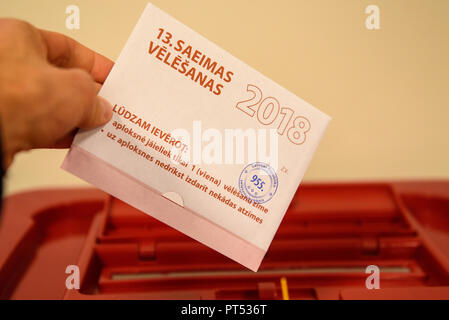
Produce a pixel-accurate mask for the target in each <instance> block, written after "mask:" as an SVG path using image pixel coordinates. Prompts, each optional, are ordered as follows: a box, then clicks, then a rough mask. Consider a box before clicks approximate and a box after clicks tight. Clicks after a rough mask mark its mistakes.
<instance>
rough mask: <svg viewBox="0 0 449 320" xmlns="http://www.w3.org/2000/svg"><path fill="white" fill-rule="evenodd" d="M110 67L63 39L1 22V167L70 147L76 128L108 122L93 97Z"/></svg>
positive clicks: (108, 113) (106, 110)
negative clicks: (32, 152) (26, 154)
mask: <svg viewBox="0 0 449 320" xmlns="http://www.w3.org/2000/svg"><path fill="white" fill-rule="evenodd" d="M112 66H113V62H112V61H110V60H109V59H107V58H105V57H103V56H101V55H100V54H98V53H96V52H94V51H91V50H90V49H88V48H86V47H84V46H83V45H81V44H79V43H78V42H76V41H74V40H73V39H70V38H68V37H66V36H64V35H62V34H58V33H54V32H49V31H44V30H39V29H37V28H34V27H33V26H32V25H30V24H28V23H26V22H24V21H19V20H14V19H0V126H1V128H0V129H1V132H0V133H1V138H2V140H1V141H2V147H3V159H2V160H3V168H4V169H6V168H8V166H9V165H10V164H11V162H12V160H13V157H14V155H15V154H16V153H17V152H19V151H22V150H29V149H32V148H64V147H69V146H70V144H71V142H72V140H73V136H74V134H75V132H76V130H77V128H93V127H97V126H100V125H103V124H105V123H107V122H108V121H109V120H110V119H111V117H112V107H111V105H110V104H109V102H107V101H106V100H105V99H103V98H101V97H99V96H97V92H98V90H100V88H101V84H102V83H103V82H104V80H105V79H106V77H107V75H108V74H109V71H110V70H111V68H112Z"/></svg>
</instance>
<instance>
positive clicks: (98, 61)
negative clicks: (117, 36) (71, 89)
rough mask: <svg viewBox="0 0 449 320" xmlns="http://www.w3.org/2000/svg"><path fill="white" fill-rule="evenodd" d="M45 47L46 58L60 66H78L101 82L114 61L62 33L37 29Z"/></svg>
mask: <svg viewBox="0 0 449 320" xmlns="http://www.w3.org/2000/svg"><path fill="white" fill-rule="evenodd" d="M39 31H40V33H41V36H42V39H43V41H44V43H45V45H46V47H47V60H48V61H49V62H50V63H51V64H53V65H55V66H57V67H62V68H80V69H84V70H86V71H87V72H89V73H90V74H91V75H92V77H93V78H94V80H95V81H96V82H98V83H103V82H104V81H105V80H106V77H107V76H108V74H109V72H110V71H111V69H112V67H113V65H114V62H112V61H111V60H109V59H108V58H106V57H104V56H102V55H101V54H99V53H97V52H95V51H92V50H90V49H89V48H87V47H85V46H83V45H82V44H80V43H79V42H77V41H75V40H73V39H72V38H69V37H67V36H65V35H63V34H60V33H56V32H51V31H46V30H39Z"/></svg>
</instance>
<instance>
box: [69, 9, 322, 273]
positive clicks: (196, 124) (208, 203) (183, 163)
mask: <svg viewBox="0 0 449 320" xmlns="http://www.w3.org/2000/svg"><path fill="white" fill-rule="evenodd" d="M99 95H101V96H103V97H105V98H106V99H108V100H109V101H110V102H111V103H112V104H113V105H114V113H113V118H112V120H111V121H110V122H109V123H108V124H106V125H105V126H103V127H101V128H97V129H94V130H82V131H80V132H79V133H78V134H77V135H76V137H75V139H74V142H73V145H72V147H71V149H70V151H69V152H68V154H67V157H66V158H65V160H64V163H63V165H62V167H63V168H64V169H65V170H67V171H69V172H71V173H73V174H74V175H76V176H78V177H80V178H82V179H84V180H86V181H87V182H90V183H91V184H93V185H95V186H97V187H98V188H100V189H102V190H104V191H106V192H108V193H109V194H111V195H113V196H114V197H117V198H119V199H121V200H123V201H124V202H126V203H128V204H130V205H132V206H134V207H135V208H137V209H139V210H141V211H143V212H145V213H147V214H149V215H151V216H152V217H154V218H156V219H158V220H160V221H162V222H164V223H166V224H168V225H169V226H171V227H173V228H175V229H177V230H179V231H181V232H183V233H185V234H186V235H188V236H190V237H192V238H194V239H196V240H198V241H200V242H201V243H203V244H205V245H207V246H209V247H211V248H213V249H215V250H217V251H218V252H220V253H222V254H224V255H226V256H227V257H229V258H231V259H233V260H235V261H237V262H239V263H240V264H242V265H244V266H246V267H248V268H249V269H251V270H253V271H257V270H258V268H259V265H260V263H261V261H262V259H263V257H264V255H265V253H266V252H267V250H268V248H269V245H270V243H271V241H272V239H273V237H274V235H275V233H276V230H277V229H278V227H279V224H280V223H281V221H282V218H283V216H284V214H285V212H286V210H287V208H288V206H289V204H290V202H291V199H292V197H293V195H294V194H295V192H296V190H297V188H298V186H299V183H300V181H301V179H302V177H303V175H304V172H305V170H306V168H307V166H308V164H309V162H310V160H311V158H312V155H313V153H314V151H315V149H316V147H317V146H318V144H319V141H320V139H321V137H322V135H323V133H324V131H325V129H326V127H327V125H328V123H329V121H330V117H329V116H327V115H326V114H324V113H323V112H321V111H319V110H318V109H316V108H315V107H313V106H311V105H310V104H308V103H307V102H305V101H304V100H302V99H301V98H299V97H297V96H295V95H294V94H292V93H291V92H289V91H288V90H286V89H284V88H282V87H281V86H279V85H278V84H276V83H275V82H273V81H271V80H270V79H268V78H266V77H265V76H263V75H262V74H260V73H259V72H257V71H256V70H254V69H252V68H251V67H249V66H248V65H246V64H245V63H243V62H241V61H240V60H238V59H237V58H235V57H233V56H232V55H231V54H229V53H227V52H226V51H224V50H223V49H221V48H219V47H218V46H217V45H215V44H213V43H212V42H210V41H209V40H207V39H205V38H204V37H202V36H201V35H199V34H198V33H196V32H195V31H193V30H191V29H189V28H188V27H186V26H185V25H183V24H182V23H180V22H179V21H177V20H175V19H174V18H172V17H171V16H169V15H168V14H166V13H165V12H163V11H161V10H160V9H158V8H156V7H155V6H153V5H152V4H148V5H147V7H146V8H145V10H144V12H143V14H142V16H141V17H140V19H139V21H138V22H137V25H136V26H135V28H134V30H133V32H132V34H131V36H130V37H129V39H128V41H127V43H126V45H125V47H124V48H123V50H122V52H121V54H120V56H119V58H118V59H117V61H116V63H115V66H114V67H113V69H112V71H111V73H110V74H109V76H108V78H107V79H106V82H105V83H104V85H103V87H102V89H101V91H100V93H99ZM175 129H177V130H175ZM179 129H182V130H179ZM173 130H175V131H173ZM181 133H184V136H181V135H180V134H181Z"/></svg>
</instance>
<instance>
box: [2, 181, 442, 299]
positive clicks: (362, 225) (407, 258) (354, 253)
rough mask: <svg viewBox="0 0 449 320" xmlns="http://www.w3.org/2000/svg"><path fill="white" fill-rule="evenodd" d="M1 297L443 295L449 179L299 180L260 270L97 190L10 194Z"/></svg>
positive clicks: (6, 206) (6, 207)
mask: <svg viewBox="0 0 449 320" xmlns="http://www.w3.org/2000/svg"><path fill="white" fill-rule="evenodd" d="M211 210H213V209H211ZM68 266H76V267H77V268H78V270H79V284H80V288H79V289H76V288H70V289H69V288H68V287H67V286H66V280H67V279H68V277H70V276H74V275H75V274H71V272H70V270H73V269H70V268H69V269H67V267H68ZM376 268H377V269H376ZM66 270H67V272H68V273H66ZM373 270H374V271H373ZM375 270H378V271H379V272H378V273H377V274H378V275H379V278H378V282H377V285H378V287H380V288H379V289H376V285H374V287H373V285H372V284H373V283H374V284H375V283H376V282H375V281H374V282H373V283H371V282H370V281H371V280H372V279H373V277H374V276H376V271H375ZM0 298H2V299H287V298H289V299H449V181H417V182H376V183H331V184H324V183H322V184H310V183H309V184H307V183H304V184H303V185H301V187H300V188H299V189H298V192H297V193H296V195H295V197H294V198H293V201H292V203H291V205H290V207H289V209H288V211H287V214H286V216H285V218H284V220H283V221H282V223H281V226H280V228H279V230H278V232H277V234H276V236H275V238H274V241H273V243H272V244H271V246H270V248H269V250H268V252H267V254H266V256H265V258H264V260H263V263H262V265H261V268H260V269H259V271H258V272H257V273H254V272H252V271H249V270H247V269H246V268H244V267H242V266H241V265H239V264H238V263H236V262H234V261H232V260H231V259H229V258H227V257H225V256H223V255H221V254H220V253H218V252H215V251H214V250H212V249H210V248H208V247H206V246H204V245H202V244H201V243H199V242H197V241H195V240H193V239H190V238H189V237H187V236H185V235H184V234H182V233H180V232H178V231H176V230H174V229H172V228H170V227H167V226H166V225H164V224H163V223H161V222H159V221H157V220H155V219H153V218H151V217H150V216H148V215H147V214H144V213H141V212H139V211H138V210H136V209H134V208H133V207H131V206H129V205H127V204H125V203H124V202H122V201H119V200H117V199H114V198H112V197H110V196H108V195H107V194H105V193H104V192H102V191H99V190H97V189H52V190H40V191H32V192H25V193H20V194H16V195H12V196H10V197H7V198H5V199H4V202H3V214H2V222H1V225H0Z"/></svg>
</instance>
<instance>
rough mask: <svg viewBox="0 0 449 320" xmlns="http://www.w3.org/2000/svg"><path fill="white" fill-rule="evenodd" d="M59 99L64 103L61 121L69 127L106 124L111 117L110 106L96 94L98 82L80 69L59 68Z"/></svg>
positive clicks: (90, 126) (86, 127) (89, 126)
mask: <svg viewBox="0 0 449 320" xmlns="http://www.w3.org/2000/svg"><path fill="white" fill-rule="evenodd" d="M58 73H59V74H60V75H61V79H60V81H61V83H60V84H61V92H60V95H61V96H60V100H61V103H62V104H64V108H63V110H61V112H63V114H61V115H60V117H61V118H63V121H70V124H69V126H68V127H70V128H85V129H91V128H95V127H98V126H101V125H104V124H106V123H107V122H108V121H109V120H110V119H111V117H112V106H111V104H110V103H109V102H108V101H107V100H106V99H104V98H102V97H100V96H97V92H98V91H97V90H98V88H97V87H98V84H97V83H95V82H94V81H93V79H92V77H91V76H90V75H89V74H88V73H87V72H85V71H84V70H81V69H70V70H60V71H59V72H58Z"/></svg>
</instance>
